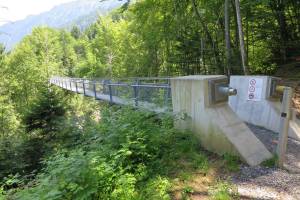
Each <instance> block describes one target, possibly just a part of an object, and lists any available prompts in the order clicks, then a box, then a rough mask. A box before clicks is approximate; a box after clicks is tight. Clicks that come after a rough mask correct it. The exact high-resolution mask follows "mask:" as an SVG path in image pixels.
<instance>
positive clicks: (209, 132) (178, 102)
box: [171, 76, 272, 165]
mask: <svg viewBox="0 0 300 200" xmlns="http://www.w3.org/2000/svg"><path fill="white" fill-rule="evenodd" d="M224 78H226V77H225V76H187V77H178V78H174V79H172V80H171V87H172V102H173V112H174V114H175V115H176V116H177V120H176V122H175V126H176V128H178V129H180V130H190V131H192V132H193V133H195V134H196V136H197V137H198V138H199V140H200V141H201V143H202V145H203V146H204V147H205V148H206V149H208V150H210V151H213V152H216V153H218V154H224V153H230V154H235V155H239V156H240V157H241V158H242V159H243V160H244V161H245V162H247V163H248V164H249V165H258V164H260V163H261V162H262V161H264V160H266V159H268V158H271V156H272V155H271V153H270V152H269V151H268V150H267V149H266V148H265V146H264V145H263V144H262V143H261V142H260V141H259V140H258V139H257V138H256V137H255V135H254V134H253V133H252V132H251V131H250V129H249V128H248V127H247V126H246V125H245V124H244V123H243V121H242V120H240V119H239V118H238V117H237V115H236V114H235V113H234V112H233V111H232V109H231V108H230V107H229V106H228V104H227V103H221V104H218V105H213V106H210V105H209V83H208V81H209V80H213V79H224Z"/></svg>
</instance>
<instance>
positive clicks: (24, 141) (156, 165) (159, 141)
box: [0, 0, 300, 200]
mask: <svg viewBox="0 0 300 200" xmlns="http://www.w3.org/2000/svg"><path fill="white" fill-rule="evenodd" d="M225 3H226V4H225ZM240 3H241V15H242V21H243V24H242V25H243V30H244V33H245V50H246V51H245V52H246V57H247V58H248V59H247V60H246V67H247V68H248V69H249V72H250V74H269V75H274V74H275V73H276V71H277V70H278V69H280V70H279V73H281V74H283V73H282V72H280V71H281V70H283V71H284V69H283V68H278V67H277V66H287V65H286V64H288V63H290V62H295V61H297V59H299V48H298V47H299V39H300V30H299V27H300V25H299V24H300V22H299V20H300V10H299V9H300V6H299V1H294V0H286V1H284V2H283V1H274V0H264V1H253V0H251V1H250V0H242V1H241V2H240ZM225 5H226V6H225ZM227 6H228V9H227V10H226V9H224V8H226V7H227ZM236 8H237V7H236V6H235V1H233V0H232V1H230V0H228V1H227V0H226V1H223V0H222V1H221V0H216V1H204V0H189V1H182V0H138V1H128V2H127V3H125V4H124V5H123V6H122V7H121V8H120V9H118V10H115V11H113V12H112V13H110V14H109V15H108V16H106V17H99V18H98V20H97V22H96V23H94V24H92V25H90V26H89V27H88V28H87V29H86V30H85V31H81V30H80V28H78V27H77V26H74V27H73V28H72V30H71V31H70V32H69V31H65V30H58V29H53V28H48V27H38V28H35V29H34V30H33V32H32V34H30V35H28V36H26V37H25V38H24V39H23V40H22V41H21V42H20V43H18V44H17V46H16V47H15V48H14V49H13V50H12V51H9V52H7V51H5V46H1V48H0V79H1V81H0V199H37V200H40V199H47V200H48V199H124V200H125V199H126V200H127V199H153V200H154V199H189V198H192V195H194V194H197V195H198V198H200V197H201V198H204V199H205V198H211V199H232V198H238V197H237V196H236V194H235V193H236V192H235V188H234V187H232V186H231V184H230V182H229V181H227V175H230V173H229V172H230V171H236V170H238V169H239V166H238V160H237V159H236V158H235V157H232V156H230V155H223V156H216V155H214V154H211V153H209V152H206V151H204V150H203V149H202V148H201V146H199V141H198V140H197V139H196V138H194V136H193V135H191V134H190V133H186V132H185V133H182V132H178V131H175V130H174V128H173V119H171V118H170V117H169V116H165V115H156V114H154V113H149V112H145V111H137V110H134V109H133V108H120V107H114V106H109V105H105V104H99V102H96V101H93V100H91V99H83V98H82V97H79V96H77V95H73V94H70V93H69V92H66V91H62V90H61V89H58V88H55V87H52V86H50V85H49V82H48V81H49V78H50V77H51V76H54V75H58V76H69V77H87V78H99V77H107V78H110V77H112V78H118V77H137V76H147V77H151V76H152V77H156V76H178V75H193V74H206V75H208V74H226V75H229V74H243V73H244V71H245V70H243V67H242V62H241V59H240V57H241V56H240V45H239V33H238V31H237V28H238V26H237V24H238V23H237V22H238V19H237V17H236ZM225 10H226V13H228V14H229V16H230V20H228V21H227V22H228V23H229V25H230V29H229V30H227V31H226V32H229V36H230V38H229V43H228V44H229V46H227V48H225V39H224V38H225V37H224V35H225V27H224V18H225V17H224V14H225ZM227 42H228V40H227ZM244 67H245V66H244ZM294 70H295V71H294V74H295V75H296V74H299V73H298V70H297V69H296V68H295V69H294ZM290 78H291V77H290ZM199 196H200V197H199Z"/></svg>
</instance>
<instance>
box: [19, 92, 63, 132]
mask: <svg viewBox="0 0 300 200" xmlns="http://www.w3.org/2000/svg"><path fill="white" fill-rule="evenodd" d="M64 114H65V108H64V104H63V101H62V99H59V94H58V93H57V92H55V90H53V89H51V88H49V89H46V88H45V89H44V91H43V92H42V93H41V94H40V99H38V101H37V102H36V103H35V104H34V105H33V106H32V107H31V109H30V111H29V112H28V113H26V114H25V116H24V123H25V125H26V130H27V132H32V131H41V133H42V134H43V135H45V134H51V133H53V132H55V131H57V127H58V125H57V123H58V121H59V120H60V117H63V116H64Z"/></svg>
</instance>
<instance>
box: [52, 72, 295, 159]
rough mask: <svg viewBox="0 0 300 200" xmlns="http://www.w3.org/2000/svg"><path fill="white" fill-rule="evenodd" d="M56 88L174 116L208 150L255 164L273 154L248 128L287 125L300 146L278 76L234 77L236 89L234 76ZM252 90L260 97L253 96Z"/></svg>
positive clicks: (65, 82) (86, 82) (83, 82)
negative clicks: (278, 90)
mask: <svg viewBox="0 0 300 200" xmlns="http://www.w3.org/2000/svg"><path fill="white" fill-rule="evenodd" d="M50 83H51V84H53V85H56V86H58V87H61V88H63V89H65V90H68V91H71V92H74V93H78V94H82V95H85V96H88V97H92V98H95V99H96V100H101V101H106V102H109V103H111V104H119V105H131V106H134V107H138V108H143V109H146V110H149V111H154V112H157V113H172V114H173V115H174V116H175V117H176V119H175V120H174V122H175V128H176V129H178V130H189V131H191V132H193V133H194V134H195V135H196V136H197V137H198V138H199V140H200V142H201V143H202V145H203V147H205V148H206V149H208V150H210V151H213V152H216V153H218V154H224V153H229V154H233V155H237V156H239V157H240V158H241V159H242V160H243V161H245V162H246V163H248V164H249V165H258V164H260V163H261V162H263V161H265V160H267V159H270V158H271V157H272V153H271V152H270V149H268V145H267V144H266V143H263V140H260V139H259V137H260V136H259V135H257V133H255V131H252V130H251V129H250V128H249V126H248V125H247V124H246V123H250V124H254V125H256V126H260V127H265V128H266V129H270V130H273V131H274V132H281V129H282V126H281V124H282V123H281V122H284V123H285V127H286V128H285V129H286V130H288V133H289V136H290V137H292V138H294V139H297V140H299V141H300V124H299V122H296V121H295V120H290V118H289V117H288V116H289V110H288V111H287V112H288V113H284V112H283V113H281V111H280V106H281V105H282V104H281V102H280V98H277V94H276V90H275V89H276V88H277V86H279V85H278V84H279V82H278V79H277V78H274V77H268V76H261V77H255V76H232V77H231V78H230V85H229V83H228V77H226V76H222V75H211V76H186V77H176V78H127V79H82V78H68V77H52V78H51V79H50ZM255 83H256V84H257V85H256V86H255ZM253 85H254V86H253ZM230 86H232V87H233V88H232V87H230ZM249 89H251V90H252V89H254V90H256V92H257V93H253V94H252V93H251V91H250V90H249ZM249 91H250V93H249ZM256 95H257V96H256ZM250 97H251V98H250ZM274 98H275V99H274ZM283 114H285V115H283ZM283 116H286V117H283ZM286 132H287V131H286ZM270 138H271V137H270ZM270 138H267V140H269V139H270Z"/></svg>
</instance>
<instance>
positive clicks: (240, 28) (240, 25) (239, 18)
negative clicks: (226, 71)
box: [235, 0, 249, 75]
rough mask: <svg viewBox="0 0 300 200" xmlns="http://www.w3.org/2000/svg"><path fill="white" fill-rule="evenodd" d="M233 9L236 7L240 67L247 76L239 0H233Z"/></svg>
mask: <svg viewBox="0 0 300 200" xmlns="http://www.w3.org/2000/svg"><path fill="white" fill-rule="evenodd" d="M235 7H236V16H237V22H238V29H239V38H240V50H241V58H242V66H243V71H244V74H245V75H248V74H249V70H248V67H247V56H246V50H245V42H244V33H243V25H242V18H241V9H240V1H239V0H235Z"/></svg>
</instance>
